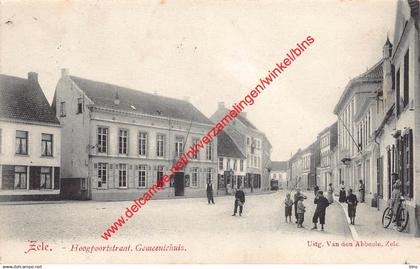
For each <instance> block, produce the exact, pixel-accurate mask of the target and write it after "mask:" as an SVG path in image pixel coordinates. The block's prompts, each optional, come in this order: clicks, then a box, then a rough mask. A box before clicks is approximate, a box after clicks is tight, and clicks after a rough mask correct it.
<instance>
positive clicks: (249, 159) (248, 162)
mask: <svg viewBox="0 0 420 269" xmlns="http://www.w3.org/2000/svg"><path fill="white" fill-rule="evenodd" d="M246 162H247V165H248V166H251V156H250V155H249V154H247V155H246Z"/></svg>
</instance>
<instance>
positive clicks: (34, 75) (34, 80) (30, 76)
mask: <svg viewBox="0 0 420 269" xmlns="http://www.w3.org/2000/svg"><path fill="white" fill-rule="evenodd" d="M28 80H29V81H30V82H31V83H38V73H35V72H29V73H28Z"/></svg>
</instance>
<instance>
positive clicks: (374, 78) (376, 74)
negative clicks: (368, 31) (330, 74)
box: [334, 59, 383, 114]
mask: <svg viewBox="0 0 420 269" xmlns="http://www.w3.org/2000/svg"><path fill="white" fill-rule="evenodd" d="M382 79H383V59H381V60H380V61H379V62H377V63H376V64H375V65H374V66H372V67H371V68H369V69H368V70H367V71H366V72H364V73H362V74H360V75H359V76H357V77H355V78H353V79H351V80H350V81H349V82H348V83H347V86H346V88H345V89H344V92H343V94H342V95H341V97H340V100H339V101H338V103H337V104H336V106H335V107H334V113H335V114H338V112H339V111H340V109H341V107H342V105H343V104H345V103H346V101H347V100H348V98H349V96H351V93H352V92H353V90H354V89H355V86H356V85H360V84H361V83H380V82H382Z"/></svg>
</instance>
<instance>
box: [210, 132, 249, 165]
mask: <svg viewBox="0 0 420 269" xmlns="http://www.w3.org/2000/svg"><path fill="white" fill-rule="evenodd" d="M217 156H220V157H231V158H239V159H245V158H246V157H245V155H244V154H242V152H241V151H240V150H239V148H238V146H237V145H236V144H235V142H234V141H233V139H232V138H231V137H230V136H229V135H228V134H227V133H226V132H224V131H222V132H220V133H219V134H218V135H217Z"/></svg>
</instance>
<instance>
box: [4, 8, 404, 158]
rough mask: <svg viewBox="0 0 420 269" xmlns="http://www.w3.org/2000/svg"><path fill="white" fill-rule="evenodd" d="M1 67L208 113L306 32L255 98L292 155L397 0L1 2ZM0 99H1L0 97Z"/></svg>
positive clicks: (276, 141)
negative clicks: (65, 77)
mask: <svg viewBox="0 0 420 269" xmlns="http://www.w3.org/2000/svg"><path fill="white" fill-rule="evenodd" d="M0 8H1V10H0V16H1V17H0V19H1V25H0V73H2V74H7V75H13V76H18V77H26V76H27V73H28V72H31V71H33V72H37V73H38V76H39V82H40V84H41V86H42V88H43V90H44V92H45V95H46V97H47V99H48V101H49V102H51V101H52V98H53V95H54V91H55V86H56V84H57V81H58V79H59V78H60V73H61V71H60V70H61V69H62V68H68V69H69V71H70V74H71V75H75V76H79V77H83V78H87V79H92V80H98V81H103V82H108V83H112V84H116V85H121V86H125V87H130V88H133V89H137V90H141V91H145V92H150V93H157V94H159V95H162V96H169V97H175V98H179V99H184V98H185V97H188V98H189V101H190V102H191V103H193V104H194V105H195V106H196V107H197V108H198V109H199V110H200V111H202V112H203V113H204V114H205V115H206V116H208V117H210V116H211V115H212V114H213V113H214V111H215V110H216V109H217V103H218V102H221V101H223V102H225V104H226V106H228V107H230V106H231V105H232V104H233V103H235V102H238V101H239V100H241V99H242V98H243V97H244V95H245V94H247V92H249V91H250V90H251V89H252V88H254V87H255V85H256V84H257V83H258V81H259V79H260V78H261V77H263V76H265V75H266V74H267V72H268V70H270V69H271V68H272V67H273V66H274V65H275V63H278V62H280V61H281V60H282V59H283V58H284V56H285V54H286V53H287V52H288V51H289V50H290V49H291V48H294V47H296V43H298V42H301V41H302V40H304V39H306V37H307V36H308V35H310V36H312V37H313V38H314V39H315V42H314V44H313V45H312V46H311V47H310V48H309V49H307V50H306V51H305V52H304V53H303V54H302V55H301V56H300V57H299V58H298V60H296V61H295V62H294V63H293V64H292V65H291V66H290V67H288V68H287V69H286V70H285V72H284V73H283V74H282V75H281V76H280V77H279V78H278V79H276V81H275V83H273V84H272V85H270V86H269V88H267V90H266V91H265V92H264V93H262V94H261V95H259V96H258V98H257V99H256V102H255V104H254V105H252V106H250V107H248V109H247V117H248V118H249V119H250V120H251V121H252V122H253V123H254V124H255V125H256V126H257V127H258V128H259V129H260V130H261V131H263V132H264V133H266V135H267V137H268V139H269V140H270V142H271V144H272V145H273V149H272V156H271V159H272V160H273V161H277V160H287V159H288V158H289V157H290V155H291V153H295V152H296V151H297V150H298V149H299V148H305V147H307V146H308V145H309V144H311V143H312V142H313V141H315V140H316V137H317V135H318V133H319V132H321V131H322V130H323V129H324V128H325V127H327V126H329V125H331V124H332V123H334V121H336V120H337V117H336V116H335V115H334V114H333V109H334V106H335V104H336V103H337V102H338V99H339V98H340V96H341V94H342V92H343V90H344V88H345V86H346V84H347V83H348V81H349V80H350V79H351V78H352V77H355V76H357V75H358V74H360V73H363V72H365V71H366V70H367V68H369V67H371V66H373V65H374V64H375V63H377V62H378V61H379V60H380V59H381V57H382V47H383V44H384V43H385V41H386V38H387V35H388V36H389V37H390V40H392V37H393V29H394V24H395V14H396V1H395V0H316V1H315V0H305V1H303V0H302V1H299V0H295V1H286V0H284V1H282V0H278V1H268V0H261V1H255V0H243V1H234V0H213V1H183V0H177V1H175V0H157V1H154V0H153V1H152V0H150V1H140V0H139V1H71V0H60V1H45V0H42V1H41V0H37V1H34V0H32V1H4V0H0ZM0 98H1V97H0Z"/></svg>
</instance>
